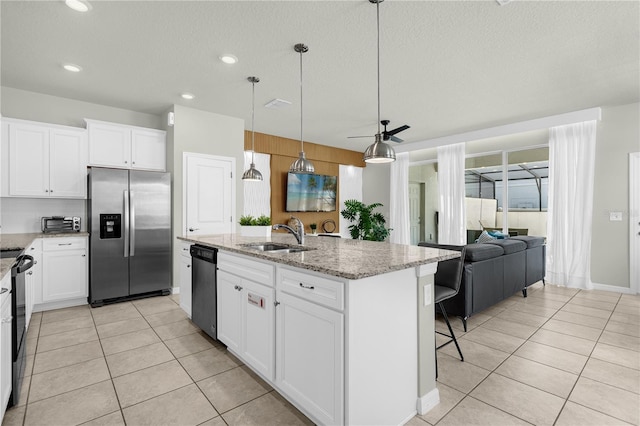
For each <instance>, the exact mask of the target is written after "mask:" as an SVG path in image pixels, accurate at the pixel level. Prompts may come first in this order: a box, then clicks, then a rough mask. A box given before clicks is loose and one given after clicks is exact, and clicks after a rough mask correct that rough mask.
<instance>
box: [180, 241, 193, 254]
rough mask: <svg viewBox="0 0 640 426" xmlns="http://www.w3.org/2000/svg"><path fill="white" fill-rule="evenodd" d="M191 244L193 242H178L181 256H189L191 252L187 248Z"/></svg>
mask: <svg viewBox="0 0 640 426" xmlns="http://www.w3.org/2000/svg"><path fill="white" fill-rule="evenodd" d="M192 245H193V243H184V242H183V243H181V244H180V255H181V256H186V257H188V258H191V253H189V249H190V248H191V246H192Z"/></svg>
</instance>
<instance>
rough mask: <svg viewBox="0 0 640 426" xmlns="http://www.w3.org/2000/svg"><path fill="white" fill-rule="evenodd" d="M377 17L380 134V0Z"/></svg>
mask: <svg viewBox="0 0 640 426" xmlns="http://www.w3.org/2000/svg"><path fill="white" fill-rule="evenodd" d="M376 18H377V19H376V21H377V23H378V134H380V0H378V2H377V3H376Z"/></svg>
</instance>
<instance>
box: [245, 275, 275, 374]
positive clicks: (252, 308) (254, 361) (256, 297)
mask: <svg viewBox="0 0 640 426" xmlns="http://www.w3.org/2000/svg"><path fill="white" fill-rule="evenodd" d="M242 287H243V290H242V313H243V320H244V322H243V333H242V336H243V345H242V357H243V358H244V360H245V362H246V363H247V364H248V365H250V366H251V367H253V369H254V370H256V371H258V372H259V373H261V374H262V375H263V376H264V377H265V378H267V379H268V380H271V381H273V378H274V377H273V370H274V367H275V365H274V355H275V354H274V334H273V333H274V322H275V318H274V317H273V308H274V307H273V292H274V290H273V288H271V287H267V286H264V285H261V284H257V283H254V282H253V281H249V280H242Z"/></svg>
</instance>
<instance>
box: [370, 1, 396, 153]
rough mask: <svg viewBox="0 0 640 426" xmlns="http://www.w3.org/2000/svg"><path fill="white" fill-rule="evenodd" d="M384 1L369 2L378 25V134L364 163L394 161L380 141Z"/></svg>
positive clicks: (388, 147)
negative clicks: (382, 10) (381, 7)
mask: <svg viewBox="0 0 640 426" xmlns="http://www.w3.org/2000/svg"><path fill="white" fill-rule="evenodd" d="M383 1H384V0H369V2H370V3H375V5H376V16H377V23H378V133H376V139H375V141H374V142H373V144H371V145H369V147H368V148H367V149H366V150H365V151H364V161H365V162H367V163H390V162H392V161H396V153H395V151H394V150H393V148H391V146H389V144H387V143H385V142H384V140H383V139H382V132H380V3H382V2H383Z"/></svg>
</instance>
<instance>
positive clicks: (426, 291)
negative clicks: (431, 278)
mask: <svg viewBox="0 0 640 426" xmlns="http://www.w3.org/2000/svg"><path fill="white" fill-rule="evenodd" d="M423 291H424V306H429V305H430V304H431V292H432V290H431V284H425V285H424V288H423Z"/></svg>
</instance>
